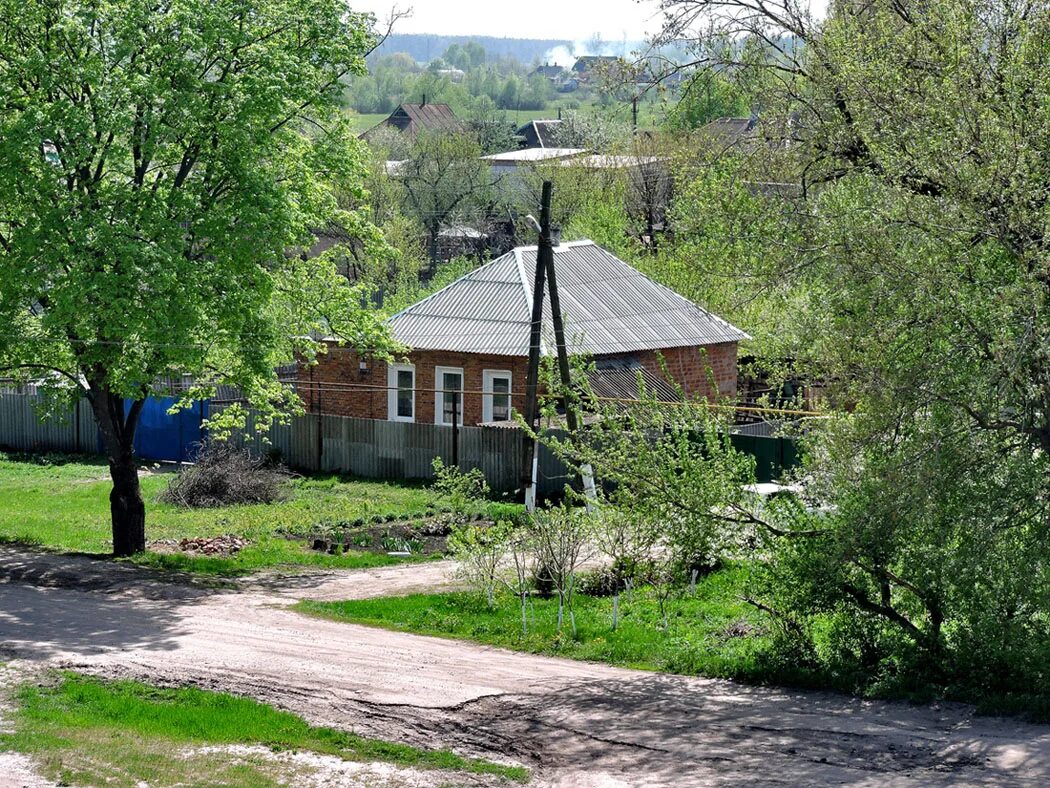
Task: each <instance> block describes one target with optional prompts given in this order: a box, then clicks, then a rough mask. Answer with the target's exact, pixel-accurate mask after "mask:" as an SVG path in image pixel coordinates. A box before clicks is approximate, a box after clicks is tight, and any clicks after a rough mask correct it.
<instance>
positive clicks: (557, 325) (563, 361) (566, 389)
mask: <svg viewBox="0 0 1050 788" xmlns="http://www.w3.org/2000/svg"><path fill="white" fill-rule="evenodd" d="M546 263H547V287H548V288H550V293H551V318H552V319H553V321H554V341H555V343H556V344H557V345H558V374H559V376H560V377H561V387H562V401H563V402H564V403H565V423H566V425H567V426H568V428H569V434H570V435H572V436H573V437H574V438H575V437H576V435H577V434H578V432H579V429H580V423H579V415H578V413H577V412H576V402H575V396H574V394H573V390H572V372H571V370H570V369H569V348H568V345H567V344H566V342H565V321H564V319H563V316H562V313H561V299H560V297H559V296H558V276H557V274H556V273H555V271H554V250H553V249H552V250H551V253H550V255H548V256H547V258H546ZM580 477H581V480H582V482H583V492H584V494H585V495H586V496H587V499H588V504H587V508H588V509H590V503H589V501H591V500H593V499H595V498H596V497H597V493H596V491H595V488H594V470H593V469H592V468H591V466H590V464H584V465H583V466H582V467H581V468H580Z"/></svg>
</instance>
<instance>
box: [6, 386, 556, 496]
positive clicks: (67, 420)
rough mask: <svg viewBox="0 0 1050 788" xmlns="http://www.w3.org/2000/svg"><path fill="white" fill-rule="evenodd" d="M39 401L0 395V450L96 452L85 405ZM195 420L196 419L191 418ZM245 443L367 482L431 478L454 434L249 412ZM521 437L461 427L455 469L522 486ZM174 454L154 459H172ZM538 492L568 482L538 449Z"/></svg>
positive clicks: (507, 487)
mask: <svg viewBox="0 0 1050 788" xmlns="http://www.w3.org/2000/svg"><path fill="white" fill-rule="evenodd" d="M43 404H44V400H43V397H42V396H40V395H38V394H25V393H17V392H9V391H8V392H5V391H2V390H0V449H7V450H13V451H27V452H33V451H64V452H89V453H95V452H98V451H100V444H99V440H98V430H97V428H96V426H95V421H94V417H93V415H92V413H91V408H90V407H89V406H88V404H87V402H86V401H81V403H80V404H79V405H78V406H76V407H70V408H68V410H66V411H65V412H63V413H53V414H51V415H50V416H48V417H46V418H43V419H41V418H40V416H41V415H42V411H40V410H39V409H40V408H41V407H43ZM190 415H191V416H193V418H196V416H194V414H190ZM239 439H240V440H241V441H242V442H243V443H244V445H246V446H248V447H249V448H251V449H252V450H253V451H255V452H257V453H259V454H263V453H267V452H276V453H277V454H278V455H279V456H280V458H281V459H282V460H283V461H284V462H285V463H286V464H288V465H289V466H290V467H292V468H296V469H299V470H305V471H331V472H335V473H348V474H352V475H354V476H362V477H364V478H369V479H390V480H394V479H430V478H433V475H434V472H433V468H432V463H433V461H434V458H435V457H441V458H442V459H443V460H444V461H445V462H446V463H451V461H452V428H451V427H443V426H437V425H434V424H409V423H405V422H395V421H377V420H373V419H352V418H346V417H343V416H316V415H306V416H295V417H293V418H292V419H291V420H290V421H289V423H287V424H275V425H274V426H272V427H271V428H270V429H269V430H268V431H267V432H265V433H260V432H259V431H258V430H257V429H256V425H255V418H254V416H253V415H251V414H249V420H248V424H247V425H246V429H245V431H244V432H243V433H242V434H241V435H240V436H239ZM521 440H522V433H521V431H520V430H516V429H502V428H498V427H460V428H459V451H458V454H459V466H460V467H461V468H463V469H464V470H466V469H469V468H480V469H481V470H482V472H484V474H485V478H486V479H488V481H489V485H490V486H491V487H492V488H493V489H494V490H497V491H499V492H506V491H511V490H515V489H517V487H518V486H519V484H520V469H521V450H522V446H521ZM183 454H184V451H183V447H181V444H180V448H179V450H178V456H176V455H173V456H171V457H154V458H152V459H169V460H177V459H179V458H180V457H181V456H182V455H183ZM539 458H540V462H539V487H540V491H541V493H542V494H550V493H554V492H559V491H561V489H562V488H563V487H564V486H565V484H566V483H567V482H569V481H570V476H569V474H568V471H567V469H566V467H565V465H564V464H563V463H562V462H561V461H559V460H558V459H557V458H555V457H554V456H553V455H552V454H551V453H550V451H548V450H547V449H546V448H545V447H543V446H541V447H540V454H539Z"/></svg>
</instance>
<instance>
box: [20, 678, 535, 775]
mask: <svg viewBox="0 0 1050 788" xmlns="http://www.w3.org/2000/svg"><path fill="white" fill-rule="evenodd" d="M15 700H16V702H17V710H16V712H15V714H14V723H15V730H14V732H13V733H4V734H0V749H3V750H11V751H16V752H22V753H25V754H27V755H30V756H32V757H33V758H34V759H35V760H36V761H37V762H38V763H39V764H40V767H41V770H42V772H43V773H44V775H45V776H47V777H48V778H50V779H53V780H56V781H58V783H59V784H60V785H114V786H136V785H141V784H149V785H151V786H176V785H216V786H217V785H223V786H244V787H245V788H254V786H269V785H288V784H293V785H294V784H296V782H299V781H305V778H307V777H309V774H303V773H302V772H300V771H297V770H296V771H294V772H293V773H289V769H295V767H290V766H289V765H287V764H282V763H277V762H274V761H273V760H271V759H268V758H261V757H257V756H256V757H254V758H253V757H248V758H231V756H230V755H229V754H228V753H224V752H223V751H222V750H218V751H216V750H214V749H212V750H206V751H204V752H201V748H203V747H213V748H214V747H222V746H224V745H263V746H265V747H267V748H269V749H271V750H273V751H281V750H295V751H308V752H314V753H320V754H324V755H333V756H337V757H339V758H342V759H344V760H352V761H384V762H388V763H394V764H398V765H401V766H410V767H413V768H417V769H428V770H429V769H440V770H448V771H450V772H451V774H450V775H449V778H450V780H454V778H455V773H457V772H458V773H463V772H470V773H473V774H491V775H497V776H499V777H502V778H504V779H505V780H506V781H508V782H509V781H517V782H524V781H526V780H527V779H528V770H527V769H524V768H522V767H515V766H506V765H503V764H497V763H492V762H490V761H484V760H479V759H473V758H463V757H460V756H458V755H456V754H454V753H452V752H449V751H447V750H421V749H417V748H415V747H409V746H406V745H402V744H394V743H391V742H385V741H379V740H374V739H364V738H361V737H360V736H355V735H354V734H351V733H346V732H343V731H338V730H334V729H332V728H322V727H315V726H312V725H309V724H307V723H306V722H304V721H303V720H302V719H301V718H299V717H297V716H295V715H294V714H290V713H288V712H284V711H279V710H277V709H274V708H272V707H270V706H266V705H264V704H261V703H257V702H255V701H253V700H248V699H245V698H239V697H235V696H232V695H225V694H221V693H216V692H206V691H203V690H198V689H193V688H184V689H158V688H156V687H151V686H149V685H146V684H140V683H138V682H131V681H120V682H112V683H109V682H103V681H99V680H97V679H93V678H88V677H85V676H81V675H77V674H73V673H65V674H62V676H61V677H60V678H59V680H58V681H57V682H56V683H54V684H50V685H44V686H40V685H36V684H27V685H25V686H23V687H21V688H20V689H19V690H18V691H17V694H16V698H15Z"/></svg>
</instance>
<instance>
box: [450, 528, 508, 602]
mask: <svg viewBox="0 0 1050 788" xmlns="http://www.w3.org/2000/svg"><path fill="white" fill-rule="evenodd" d="M513 532H514V526H513V524H512V523H510V522H507V521H500V522H495V523H493V524H492V525H459V526H456V527H455V528H453V529H452V533H450V534H449V537H448V551H449V554H450V555H451V556H452V557H453V558H454V559H456V561H458V562H459V565H458V574H459V576H460V578H461V579H463V580H465V581H466V582H467V583H468V584H469V585H470V586H471V587H472V588H473V589H474V590H475V591H477V592H478V593H479V595H481V596H483V597H484V598H485V600H486V603H487V604H488V605H489V607H492V606H493V605H494V604H495V594H496V588H497V587H498V586H499V584H500V564H501V562H502V560H503V558H504V555H505V554H506V552H507V547H508V545H509V543H510V538H511V535H512V534H513Z"/></svg>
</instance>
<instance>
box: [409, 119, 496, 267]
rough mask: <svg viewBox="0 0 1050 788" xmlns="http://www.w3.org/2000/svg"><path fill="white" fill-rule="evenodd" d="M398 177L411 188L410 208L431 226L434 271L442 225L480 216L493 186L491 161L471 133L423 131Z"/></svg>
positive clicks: (429, 239)
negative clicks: (484, 157)
mask: <svg viewBox="0 0 1050 788" xmlns="http://www.w3.org/2000/svg"><path fill="white" fill-rule="evenodd" d="M397 178H398V180H399V181H400V183H401V184H402V186H403V187H404V190H405V212H406V213H407V214H408V215H409V216H410V217H412V218H413V219H415V220H416V221H418V222H419V223H420V224H421V225H422V226H423V227H424V228H426V234H427V250H428V255H429V257H430V265H431V273H432V274H433V272H434V271H435V270H436V268H437V263H438V256H439V255H438V251H439V250H438V240H439V238H440V234H441V229H442V227H444V226H446V225H447V223H448V222H450V221H452V220H454V219H458V220H461V221H471V220H476V219H478V218H480V209H481V208H482V207H483V206H484V203H485V200H486V197H487V195H488V193H489V190H490V187H491V186H492V178H491V175H490V173H489V168H488V165H487V164H486V162H484V161H482V160H481V148H480V146H479V145H478V142H477V140H476V139H474V137H473V136H472V135H470V134H449V133H421V134H419V135H417V137H416V138H415V140H414V141H413V144H412V148H411V150H410V152H409V157H408V159H406V160H405V161H403V162H400V163H399V164H398V167H397Z"/></svg>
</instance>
